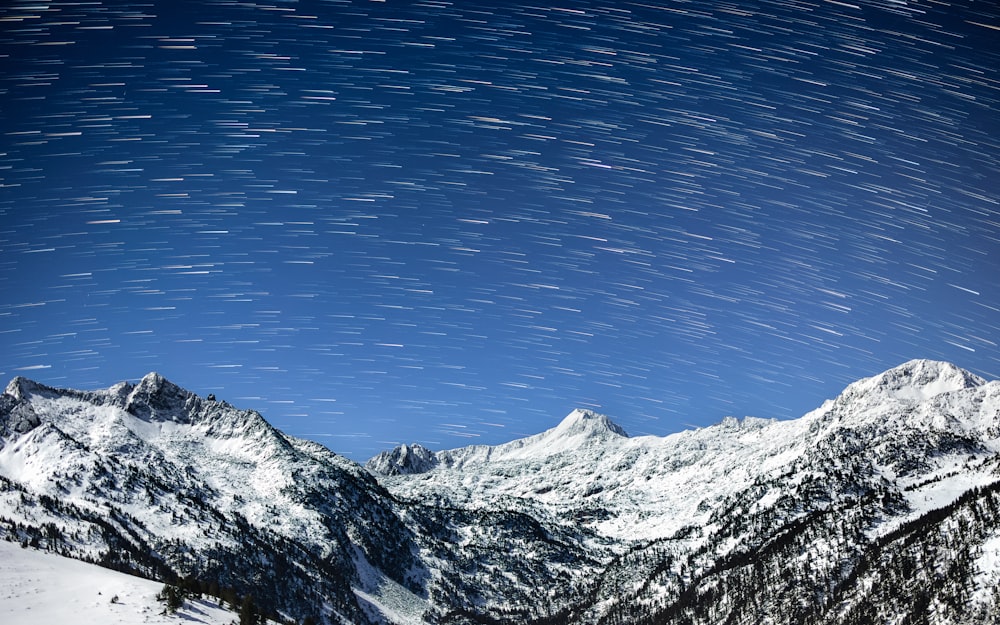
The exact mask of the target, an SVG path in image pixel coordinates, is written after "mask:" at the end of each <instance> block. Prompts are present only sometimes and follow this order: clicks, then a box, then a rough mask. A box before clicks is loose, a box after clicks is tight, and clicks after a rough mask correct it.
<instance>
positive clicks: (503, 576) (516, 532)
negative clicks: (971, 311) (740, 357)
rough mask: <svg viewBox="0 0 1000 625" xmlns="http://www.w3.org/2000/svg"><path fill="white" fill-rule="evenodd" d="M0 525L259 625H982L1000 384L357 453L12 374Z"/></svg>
mask: <svg viewBox="0 0 1000 625" xmlns="http://www.w3.org/2000/svg"><path fill="white" fill-rule="evenodd" d="M0 539H6V540H8V541H11V543H18V545H17V546H14V545H11V546H7V547H4V549H5V551H4V552H2V553H3V554H4V555H6V554H8V553H12V552H11V551H10V550H11V549H12V548H13V549H16V550H17V551H18V552H21V551H27V552H30V551H31V550H32V549H39V550H44V551H50V552H54V553H58V554H62V555H64V556H68V557H71V558H76V559H79V560H86V561H89V562H92V563H96V564H100V565H101V566H103V567H106V568H109V569H114V570H117V571H123V572H128V573H132V574H135V575H140V576H142V577H145V578H147V579H150V580H156V581H155V582H151V583H153V584H154V587H155V588H160V587H162V586H163V584H164V583H168V582H169V583H171V584H178V585H185V586H188V587H198V588H200V589H202V590H203V591H204V595H203V596H205V597H221V596H227V597H229V600H230V602H233V603H235V602H238V601H243V600H246V599H247V598H252V600H253V601H254V602H255V605H257V606H259V608H260V609H259V612H260V614H261V615H266V616H269V617H271V618H272V619H275V620H279V621H282V622H295V623H301V622H325V623H358V624H367V623H397V624H401V625H402V624H410V623H442V624H450V623H455V624H458V623H511V624H513V623H536V624H539V625H541V624H545V623H580V624H613V623H691V624H705V625H709V624H712V625H714V624H722V623H775V624H785V623H788V624H791V623H804V622H808V623H842V624H845V625H846V624H851V623H870V622H886V623H904V622H909V623H935V624H937V623H956V624H957V623H991V622H1000V593H998V591H997V587H998V583H1000V382H997V381H991V382H987V381H985V380H982V379H980V378H978V377H976V376H974V375H972V374H970V373H968V372H966V371H963V370H962V369H959V368H957V367H955V366H953V365H951V364H948V363H941V362H932V361H921V360H918V361H911V362H908V363H905V364H903V365H901V366H899V367H896V368H894V369H891V370H889V371H886V372H884V373H882V374H880V375H877V376H874V377H871V378H867V379H864V380H860V381H858V382H856V383H854V384H851V385H850V386H848V387H847V388H846V389H845V390H844V392H843V393H841V394H840V395H839V396H838V397H837V398H835V399H832V400H829V401H827V402H825V403H823V405H822V406H820V407H819V408H817V409H816V410H814V411H812V412H810V413H808V414H807V415H805V416H803V417H801V418H799V419H796V420H791V421H772V420H764V419H753V418H747V419H743V420H736V419H726V420H724V421H723V422H722V423H720V424H718V425H715V426H712V427H707V428H702V429H698V430H691V431H685V432H680V433H677V434H673V435H670V436H666V437H653V436H642V437H629V436H628V435H627V433H626V432H625V431H624V430H623V429H622V428H621V427H619V426H618V425H617V424H615V423H614V422H613V421H612V420H611V419H609V418H608V417H606V416H603V415H599V414H595V413H593V412H589V411H583V410H578V411H573V412H572V413H571V414H570V415H569V416H567V417H566V418H565V419H564V420H563V421H562V422H561V423H559V424H558V425H557V426H556V427H554V428H552V429H550V430H547V431H545V432H542V433H540V434H537V435H535V436H531V437H528V438H524V439H519V440H515V441H511V442H509V443H506V444H503V445H497V446H472V447H465V448H460V449H454V450H444V451H432V450H429V449H426V448H424V447H420V446H416V445H411V446H404V447H399V448H396V449H394V450H391V451H387V452H384V453H382V454H380V455H378V456H377V457H375V458H373V459H371V460H370V461H369V462H368V463H367V464H366V466H365V467H362V466H360V465H358V464H357V463H354V462H352V461H350V460H348V459H346V458H343V457H340V456H338V455H336V454H333V453H332V452H330V451H329V450H327V449H326V448H324V447H322V446H320V445H317V444H315V443H311V442H308V441H303V440H299V439H295V438H292V437H289V436H287V435H285V434H283V433H282V432H280V431H278V430H276V429H274V428H273V427H271V426H270V425H269V424H268V423H267V422H266V421H265V420H264V419H263V417H261V415H259V414H258V413H256V412H253V411H250V410H242V409H238V408H236V407H233V406H230V405H229V404H227V403H225V402H219V401H215V400H214V399H208V398H202V397H199V396H198V395H196V394H194V393H191V392H189V391H187V390H184V389H181V388H179V387H177V386H176V385H174V384H172V383H170V382H169V381H167V380H166V379H164V378H163V377H162V376H159V375H157V374H150V375H147V376H146V377H144V378H143V379H142V380H141V381H140V382H139V383H137V384H127V383H123V384H120V385H116V386H115V387H112V388H110V389H107V390H104V391H95V392H86V391H74V390H66V389H54V388H49V387H46V386H43V385H40V384H37V383H35V382H32V381H30V380H26V379H24V378H16V379H15V380H13V381H12V382H11V383H10V384H9V385H8V387H7V389H6V392H5V393H4V394H3V395H2V396H0ZM20 545H23V546H24V548H25V549H22V547H21V546H20ZM2 562H3V563H2V564H0V571H2V575H3V576H4V579H16V578H17V576H18V571H17V567H25V566H28V565H27V564H19V563H23V562H26V560H24V558H23V557H18V558H14V557H11V558H7V557H4V558H3V560H2ZM22 600H24V601H25V606H27V600H26V599H24V596H23V595H17V594H16V593H15V594H10V593H8V595H5V597H4V600H3V602H2V604H0V605H2V608H3V609H4V610H7V612H4V613H2V614H4V615H6V614H11V613H12V612H11V611H10V610H11V609H12V608H11V605H15V606H16V605H17V604H18V602H19V601H22ZM217 604H218V602H217V601H215V602H211V605H213V606H214V605H217ZM105 607H107V606H105ZM25 609H26V610H27V607H26V608H25ZM17 618H21V619H22V620H20V621H18V620H17V619H16V618H15V620H13V621H10V620H9V619H8V618H6V616H5V618H4V622H32V621H30V618H29V620H24V618H25V617H24V616H23V614H22V615H21V616H20V617H17ZM213 618H214V617H213ZM33 622H39V621H33ZM106 622H112V621H106ZM123 622H124V621H123ZM203 622H208V623H213V622H216V621H211V620H204V621H203Z"/></svg>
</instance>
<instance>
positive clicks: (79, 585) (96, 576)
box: [0, 541, 239, 625]
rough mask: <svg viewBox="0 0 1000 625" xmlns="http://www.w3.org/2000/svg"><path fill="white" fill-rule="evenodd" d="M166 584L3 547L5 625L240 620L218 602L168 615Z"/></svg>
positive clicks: (0, 590) (0, 597)
mask: <svg viewBox="0 0 1000 625" xmlns="http://www.w3.org/2000/svg"><path fill="white" fill-rule="evenodd" d="M162 589H163V584H161V583H159V582H153V581H150V580H147V579H142V578H140V577H133V576H131V575H126V574H124V573H118V572H116V571H111V570H109V569H104V568H101V567H99V566H95V565H93V564H87V563H85V562H81V561H79V560H71V559H69V558H64V557H62V556H58V555H54V554H51V553H44V552H41V551H36V550H34V549H22V548H21V547H19V546H18V545H16V544H14V543H11V542H7V541H0V623H3V624H4V625H43V624H48V623H51V624H57V623H67V624H70V623H72V625H140V624H141V625H158V624H163V625H170V624H180V623H191V624H203V625H230V623H232V622H233V621H238V620H239V616H238V615H237V614H234V613H233V612H230V611H229V610H225V609H222V608H220V607H219V606H218V604H217V603H216V602H214V601H204V600H200V599H199V600H188V601H185V603H184V606H183V607H182V608H181V609H180V610H178V611H177V613H176V614H164V613H163V604H162V603H160V602H159V601H157V600H156V595H157V593H159V592H160V590H162Z"/></svg>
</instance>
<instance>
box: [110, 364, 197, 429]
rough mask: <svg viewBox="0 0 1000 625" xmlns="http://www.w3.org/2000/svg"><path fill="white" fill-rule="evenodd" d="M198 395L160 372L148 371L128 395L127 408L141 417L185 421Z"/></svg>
mask: <svg viewBox="0 0 1000 625" xmlns="http://www.w3.org/2000/svg"><path fill="white" fill-rule="evenodd" d="M196 401H198V397H197V396H196V395H195V394H194V393H192V392H190V391H187V390H184V389H183V388H181V387H179V386H177V385H176V384H174V383H173V382H171V381H169V380H167V379H166V378H165V377H163V376H162V375H160V374H159V373H156V372H152V373H147V374H146V375H145V376H143V378H142V379H141V380H139V383H138V384H136V385H135V387H133V388H132V390H131V392H130V393H129V395H128V400H127V402H126V406H125V409H126V410H128V411H129V412H130V413H132V414H134V415H135V416H137V417H139V418H141V419H147V420H154V419H155V420H159V421H178V420H180V421H185V420H187V419H189V418H190V416H189V415H190V412H191V411H190V410H189V408H190V407H191V406H190V404H192V403H193V402H196Z"/></svg>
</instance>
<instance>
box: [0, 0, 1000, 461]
mask: <svg viewBox="0 0 1000 625" xmlns="http://www.w3.org/2000/svg"><path fill="white" fill-rule="evenodd" d="M547 4H548V3H526V4H514V3H504V4H499V3H492V4H490V3H483V2H478V1H475V0H462V1H460V2H458V1H456V2H443V1H437V0H427V1H424V2H395V1H388V2H368V1H346V0H345V1H328V2H295V1H274V2H261V3H257V2H252V1H251V2H232V1H219V2H209V1H205V2H190V1H182V0H165V1H155V2H149V3H128V2H107V1H100V0H96V1H93V2H79V3H77V2H49V1H46V0H33V1H30V2H21V1H18V2H12V1H7V2H4V3H3V8H0V68H2V69H0V185H2V188H0V294H2V296H0V374H2V376H3V378H4V381H7V380H9V379H10V378H13V377H14V376H17V375H22V376H26V377H29V378H32V379H35V380H38V381H41V382H44V383H46V384H50V385H53V386H60V387H70V388H83V389H97V388H106V387H108V386H110V385H112V384H114V383H116V382H119V381H122V380H132V381H135V380H137V379H138V378H140V377H141V376H143V375H144V374H146V373H147V372H150V371H158V372H160V373H162V374H163V375H164V376H166V377H167V378H168V379H170V380H172V381H174V382H176V383H177V384H179V385H181V386H184V387H185V388H188V389H190V390H192V391H195V392H197V393H199V394H201V395H207V394H208V393H215V394H216V395H217V396H218V397H219V399H225V400H227V401H229V402H230V403H232V404H234V405H236V406H239V407H243V408H253V409H256V410H258V411H260V412H261V413H262V414H264V416H265V417H266V418H268V420H270V421H271V422H272V423H273V424H274V425H276V426H277V427H279V428H281V429H283V430H285V431H287V432H289V433H291V434H293V435H296V436H302V437H306V438H311V439H313V440H316V441H319V442H321V443H323V444H325V445H327V446H329V447H330V448H331V449H333V450H334V451H337V452H342V453H345V454H347V455H349V456H351V457H353V458H355V459H358V460H363V459H365V458H367V457H369V456H371V455H374V454H375V453H377V452H378V451H380V450H383V449H386V448H388V447H391V446H392V445H395V444H398V443H402V442H420V443H423V444H425V445H427V446H430V447H432V448H435V449H441V448H449V447H457V446H462V445H466V444H471V443H487V444H495V443H499V442H503V441H507V440H510V439H513V438H516V437H519V436H523V435H526V434H532V433H536V432H540V431H542V430H544V429H547V428H549V427H552V426H553V425H555V424H556V423H557V422H558V421H559V420H560V419H561V418H562V417H563V416H565V415H566V414H567V413H569V412H570V411H571V410H572V409H573V408H575V407H586V408H592V409H596V410H598V411H600V412H603V413H605V414H608V415H609V416H611V417H612V418H613V419H615V420H616V421H617V422H619V423H620V424H622V426H623V427H625V429H626V430H628V431H629V432H630V433H631V434H633V435H636V434H644V433H652V434H660V435H662V434H667V433H670V432H675V431H678V430H681V429H685V428H689V427H696V426H704V425H708V424H711V423H715V422H718V421H719V420H721V419H722V418H723V417H724V416H726V415H735V416H738V417H739V416H744V415H755V416H760V417H777V418H793V417H798V416H801V415H802V414H804V413H805V412H807V411H808V410H811V409H813V408H815V407H817V406H819V405H820V404H821V403H822V401H823V400H824V399H826V398H829V397H833V396H835V395H836V394H837V393H838V392H839V391H840V390H841V389H842V388H843V387H844V386H845V385H846V384H847V383H849V382H851V381H853V380H856V379H858V378H861V377H865V376H869V375H873V374H876V373H878V372H880V371H882V370H884V369H887V368H889V367H892V366H895V365H898V364H900V363H902V362H904V361H906V360H909V359H911V358H932V359H941V360H948V361H951V362H954V363H955V364H957V365H959V366H961V367H964V368H967V369H969V370H971V371H973V372H975V373H978V374H979V375H983V376H985V377H988V378H997V377H1000V353H998V348H997V342H998V341H1000V146H998V143H1000V8H998V5H997V3H995V2H993V1H982V2H976V1H971V2H961V3H954V4H948V3H942V2H929V1H912V2H907V1H904V0H879V1H870V2H869V1H858V0H844V1H843V2H841V1H833V0H830V1H814V0H802V1H789V2H767V1H757V2H742V1H733V2H694V1H671V2H614V3H610V2H584V1H569V2H565V3H562V4H559V5H558V6H546V5H547Z"/></svg>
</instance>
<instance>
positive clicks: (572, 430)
mask: <svg viewBox="0 0 1000 625" xmlns="http://www.w3.org/2000/svg"><path fill="white" fill-rule="evenodd" d="M551 432H552V434H553V435H556V436H560V437H563V436H572V437H575V436H580V435H585V436H586V437H587V438H592V437H597V438H605V437H607V436H609V435H613V436H621V437H624V438H628V433H627V432H626V431H625V430H624V428H622V427H621V426H620V425H618V424H617V423H615V422H614V421H612V420H611V419H610V418H608V417H606V416H605V415H602V414H599V413H597V412H594V411H593V410H586V409H584V408H577V409H575V410H573V412H571V413H569V414H568V415H566V418H564V419H563V420H562V421H561V422H560V423H559V425H557V426H556V427H555V428H554V429H553V430H551Z"/></svg>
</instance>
